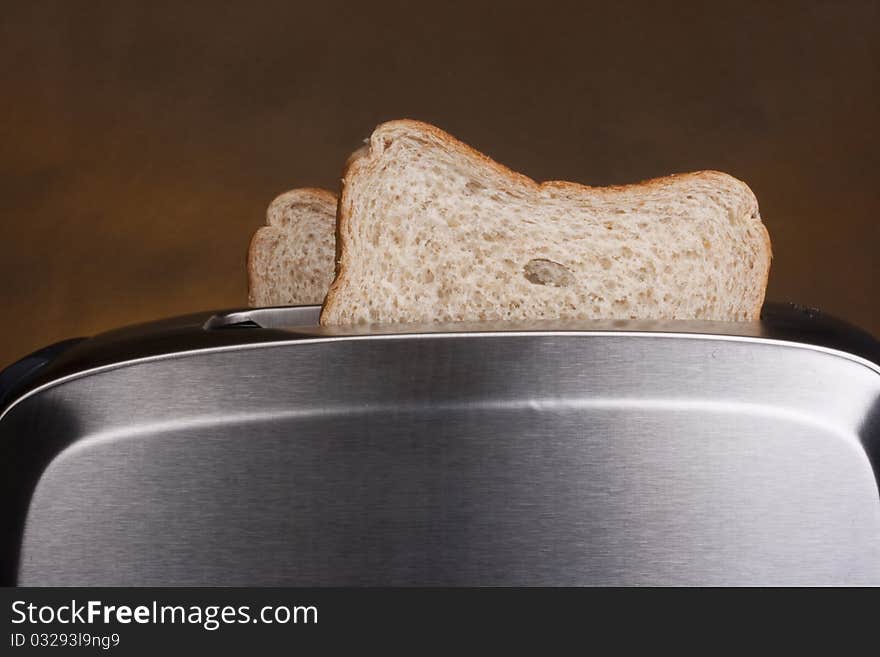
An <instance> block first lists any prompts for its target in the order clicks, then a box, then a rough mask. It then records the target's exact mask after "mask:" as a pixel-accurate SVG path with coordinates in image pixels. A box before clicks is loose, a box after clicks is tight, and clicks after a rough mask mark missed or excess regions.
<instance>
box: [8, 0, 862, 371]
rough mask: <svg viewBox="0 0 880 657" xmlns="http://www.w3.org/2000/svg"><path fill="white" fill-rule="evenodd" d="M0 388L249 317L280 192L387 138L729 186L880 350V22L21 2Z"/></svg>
mask: <svg viewBox="0 0 880 657" xmlns="http://www.w3.org/2000/svg"><path fill="white" fill-rule="evenodd" d="M2 9H3V11H2V18H0V83H2V103H0V309H2V313H3V322H2V323H0V366H2V365H5V364H8V363H9V362H10V361H12V360H14V359H15V358H17V357H19V356H22V355H24V354H25V353H26V352H28V351H30V350H33V349H34V348H37V347H40V346H43V345H45V344H47V343H49V342H53V341H56V340H59V339H62V338H66V337H70V336H74V335H87V334H93V333H95V332H98V331H101V330H104V329H108V328H112V327H116V326H118V325H122V324H127V323H132V322H138V321H143V320H149V319H152V318H158V317H162V316H167V315H172V314H177V313H185V312H189V311H193V310H200V309H206V308H215V307H231V306H242V305H244V304H245V303H246V277H245V267H244V264H245V251H246V246H247V243H248V240H249V238H250V235H251V233H252V232H253V231H254V230H255V229H256V228H257V227H258V226H259V225H260V224H261V223H262V221H263V217H264V211H265V207H266V205H267V204H268V202H269V201H270V200H271V199H272V198H273V197H274V196H275V195H276V194H278V193H279V192H282V191H284V190H286V189H288V188H291V187H295V186H302V185H319V186H326V187H329V188H333V189H335V188H336V186H337V182H338V177H339V173H340V167H341V164H342V162H343V161H344V159H345V157H346V155H347V154H348V153H349V152H350V151H352V150H353V149H354V148H355V147H357V146H358V144H359V141H360V140H361V139H362V138H364V137H366V136H367V135H368V134H369V132H370V131H371V129H372V128H373V127H374V126H375V125H376V124H377V123H378V122H380V121H383V120H386V119H390V118H398V117H413V118H419V119H423V120H427V121H431V122H434V123H436V124H438V125H439V126H441V127H442V128H445V129H446V130H448V131H450V132H452V133H453V134H454V135H456V136H458V137H460V138H462V139H464V140H465V141H468V142H470V143H472V144H473V145H475V146H476V147H477V148H479V149H481V150H483V151H485V152H487V153H489V154H490V155H492V156H493V157H494V158H495V159H497V160H499V161H501V162H503V163H505V164H507V165H509V166H511V167H513V168H515V169H518V170H520V171H523V172H525V173H527V174H528V175H530V176H532V177H535V178H538V179H547V178H563V179H570V180H576V181H581V182H586V183H591V184H604V183H623V182H630V181H635V180H639V179H643V178H648V177H652V176H657V175H662V174H666V173H670V172H676V171H688V170H694V169H702V168H716V169H721V170H724V171H728V172H730V173H732V174H734V175H736V176H738V177H740V178H742V179H744V180H745V181H747V182H748V183H749V184H750V185H751V186H752V188H753V189H754V190H755V193H756V194H757V196H758V199H759V202H760V204H761V210H762V214H763V216H764V218H765V222H766V224H767V226H768V228H769V230H770V233H771V236H772V238H773V245H774V251H775V259H774V261H773V269H772V272H771V276H770V289H769V293H768V296H769V298H772V299H778V300H796V301H799V302H802V303H807V304H813V305H817V306H819V307H821V308H823V309H825V310H827V311H830V312H832V313H834V314H837V315H840V316H843V317H845V318H847V319H849V320H851V321H853V322H855V323H858V324H860V325H862V326H863V327H865V328H867V329H869V330H871V331H872V332H874V333H875V334H880V309H878V302H877V286H876V283H877V280H878V278H880V269H878V258H877V252H878V247H880V223H878V210H880V194H878V191H877V180H878V172H880V156H878V154H880V133H878V129H877V120H878V110H880V106H878V105H880V102H878V101H880V91H878V90H880V38H878V36H880V35H878V24H880V3H877V2H802V3H792V4H782V3H753V4H750V3H741V2H740V3H732V4H724V3H720V4H719V3H705V5H703V4H702V3H699V4H698V3H690V2H688V3H676V2H664V3H638V4H631V3H610V2H609V3H602V4H599V3H586V2H584V3H569V4H566V5H563V4H561V3H551V2H546V3H540V2H538V3H536V2H530V3H526V4H522V6H519V4H518V3H512V2H507V3H497V4H480V3H475V2H469V3H461V4H457V3H447V2H440V1H437V2H433V3H402V2H400V3H387V2H386V3H370V2H359V3H350V4H333V3H327V2H303V3H295V2H247V3H240V4H229V3H205V4H196V3H177V2H175V3H167V4H165V3H156V2H151V3H147V2H142V3H132V2H106V3H95V2H58V3H41V2H40V3H34V2H16V3H8V2H7V3H4V4H3V6H2Z"/></svg>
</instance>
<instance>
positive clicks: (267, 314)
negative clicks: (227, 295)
mask: <svg viewBox="0 0 880 657" xmlns="http://www.w3.org/2000/svg"><path fill="white" fill-rule="evenodd" d="M320 314H321V306H280V307H274V308H253V309H248V310H232V311H228V312H222V313H217V314H215V315H212V316H211V317H210V318H209V319H208V321H207V322H205V324H204V327H203V328H204V329H205V330H206V331H217V330H229V329H289V328H294V327H315V326H317V325H318V316H319V315H320Z"/></svg>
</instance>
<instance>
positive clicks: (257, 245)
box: [248, 188, 336, 307]
mask: <svg viewBox="0 0 880 657" xmlns="http://www.w3.org/2000/svg"><path fill="white" fill-rule="evenodd" d="M335 232H336V196H335V195H334V194H333V193H331V192H328V191H326V190H323V189H309V188H306V189H294V190H292V191H289V192H285V193H284V194H281V195H280V196H279V197H278V198H276V199H275V200H274V201H272V203H271V204H270V205H269V209H268V210H267V211H266V225H265V226H263V227H262V228H260V229H259V230H257V232H256V233H254V236H253V238H252V239H251V244H250V248H249V249H248V303H249V305H250V306H252V307H254V306H296V305H311V304H320V303H322V302H323V301H324V296H325V295H326V294H327V288H328V287H330V283H331V281H332V280H333V273H334V272H333V270H334V260H335V253H336V236H335Z"/></svg>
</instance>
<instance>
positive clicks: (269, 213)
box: [247, 187, 337, 307]
mask: <svg viewBox="0 0 880 657" xmlns="http://www.w3.org/2000/svg"><path fill="white" fill-rule="evenodd" d="M290 204H296V205H321V206H324V207H325V208H326V209H327V213H328V214H333V215H334V216H335V215H336V205H337V199H336V194H334V193H333V192H331V191H328V190H326V189H321V188H318V187H300V188H297V189H292V190H290V191H287V192H284V193H282V194H279V195H278V196H276V197H275V198H274V199H272V202H271V203H270V204H269V206H268V207H267V208H266V223H265V225H263V226H261V227H260V228H258V229H257V230H256V231H255V232H254V234H253V236H252V237H251V241H250V243H249V245H248V251H247V277H248V305H249V306H251V307H254V306H257V305H261V302H260V296H261V293H262V292H263V291H264V289H265V287H266V285H267V284H268V281H267V280H265V279H264V278H263V276H262V275H261V273H260V272H259V271H258V263H259V262H260V259H261V257H262V256H264V255H266V253H267V248H268V247H267V246H266V245H267V244H269V243H270V239H269V238H270V237H271V236H272V235H273V234H275V233H277V232H278V231H280V230H281V228H280V227H279V225H278V221H277V214H276V213H275V212H274V210H275V209H276V208H278V207H280V206H282V205H290Z"/></svg>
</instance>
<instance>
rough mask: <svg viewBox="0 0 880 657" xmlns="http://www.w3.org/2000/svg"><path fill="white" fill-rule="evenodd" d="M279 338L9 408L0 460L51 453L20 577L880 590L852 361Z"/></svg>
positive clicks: (877, 381)
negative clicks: (36, 451) (854, 586)
mask: <svg viewBox="0 0 880 657" xmlns="http://www.w3.org/2000/svg"><path fill="white" fill-rule="evenodd" d="M206 321H209V318H208V317H202V318H201V320H199V321H198V322H196V319H193V320H192V322H193V323H197V324H198V326H199V327H202V326H204V325H205V322H206ZM209 328H210V327H209ZM275 328H278V327H275ZM200 330H201V328H200ZM267 330H269V329H267ZM204 332H210V331H204ZM215 332H217V333H222V331H215ZM231 332H232V333H235V334H236V335H242V334H245V333H247V331H246V330H245V329H232V330H231ZM260 332H261V331H257V333H260ZM224 335H226V334H224ZM272 335H273V336H274V337H272V336H270V337H271V340H269V338H266V339H267V340H269V341H267V342H263V343H260V342H259V341H256V342H254V341H253V340H252V341H251V342H249V343H248V344H247V348H244V347H237V346H235V345H232V344H224V345H221V346H220V347H217V348H215V349H202V350H199V349H190V350H187V351H181V352H179V353H172V354H170V355H167V356H165V357H161V358H158V357H150V358H144V359H141V360H137V361H131V362H127V363H123V364H118V365H116V366H102V367H99V368H97V369H95V370H93V371H91V372H90V373H87V374H86V375H79V376H73V375H68V376H67V378H60V379H58V380H56V381H55V382H54V383H53V384H52V385H46V386H45V387H43V388H39V389H36V390H34V391H32V392H31V393H30V394H28V395H26V396H23V397H22V398H21V399H20V400H19V401H18V403H16V404H15V405H14V406H12V407H11V408H9V409H8V410H7V412H6V414H5V416H4V417H3V419H2V421H0V444H3V445H5V446H6V447H7V449H8V450H9V451H8V452H7V453H8V454H21V453H23V452H26V451H27V450H28V449H31V450H33V449H34V445H35V444H36V445H38V446H40V449H41V450H42V453H43V454H44V456H43V459H42V461H40V460H39V459H35V460H34V463H36V465H34V464H31V463H30V462H28V463H26V464H25V465H26V467H25V468H24V469H25V470H26V469H27V468H30V469H31V470H32V471H33V472H32V473H31V474H34V479H35V482H36V484H35V489H34V492H33V496H32V498H31V499H30V500H29V503H28V504H27V506H26V508H25V511H23V513H24V514H25V518H24V531H23V537H22V539H21V550H20V555H19V559H18V561H17V569H16V574H15V579H16V582H18V583H20V584H25V585H346V584H357V585H367V584H372V585H383V584H392V585H393V584H439V585H444V584H452V585H455V584H472V585H514V584H529V585H531V584H550V585H575V584H701V585H714V584H761V585H765V584H785V585H796V584H880V494H878V488H877V476H876V470H875V468H876V465H877V463H878V459H877V456H878V450H880V444H878V442H880V368H878V367H877V365H875V364H872V363H870V362H868V361H865V360H864V359H862V358H859V357H855V356H849V355H847V354H845V353H840V352H835V351H833V350H830V349H826V348H816V347H812V346H809V345H798V344H794V343H786V342H773V341H771V340H764V339H758V338H755V339H748V338H743V337H735V336H734V337H731V336H727V337H726V336H724V335H721V334H714V335H699V334H691V335H688V334H684V333H682V334H677V335H671V334H666V333H658V332H650V331H643V332H627V333H625V334H619V335H618V334H615V333H613V332H593V333H591V332H584V331H581V332H577V331H572V332H561V333H541V332H537V333H516V332H514V333H509V334H506V333H503V332H499V333H485V334H470V335H449V334H447V335H443V334H441V335H425V334H410V335H382V334H381V333H375V334H373V335H371V336H370V337H369V339H359V338H357V337H356V336H349V337H346V336H341V335H337V336H324V337H314V336H313V337H311V338H309V339H301V337H300V338H291V337H289V336H288V339H287V340H286V341H277V340H278V336H277V335H274V334H272ZM224 339H226V338H224ZM272 340H275V341H272ZM872 462H873V464H874V467H872ZM10 471H11V470H10ZM13 476H19V475H13ZM26 476H29V475H27V473H25V474H21V475H20V478H21V480H22V481H24V479H25V478H26Z"/></svg>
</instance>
